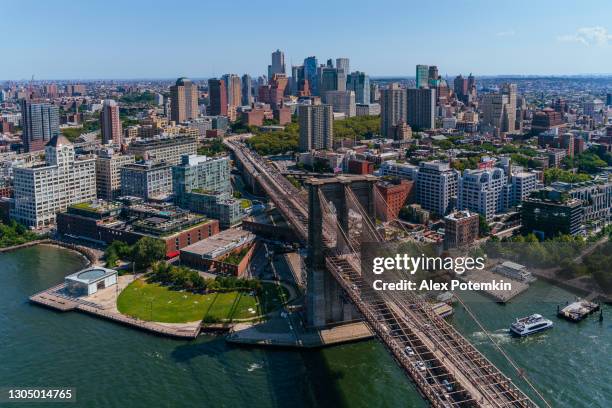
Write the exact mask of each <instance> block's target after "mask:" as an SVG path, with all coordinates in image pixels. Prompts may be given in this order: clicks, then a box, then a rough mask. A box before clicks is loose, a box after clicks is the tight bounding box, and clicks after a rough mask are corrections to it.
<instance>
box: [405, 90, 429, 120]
mask: <svg viewBox="0 0 612 408" xmlns="http://www.w3.org/2000/svg"><path fill="white" fill-rule="evenodd" d="M406 92H407V95H406V98H407V99H406V106H407V110H406V123H408V124H409V125H410V126H411V127H412V128H418V129H434V128H435V127H436V122H435V113H436V90H435V89H429V88H420V89H414V88H413V89H407V90H406Z"/></svg>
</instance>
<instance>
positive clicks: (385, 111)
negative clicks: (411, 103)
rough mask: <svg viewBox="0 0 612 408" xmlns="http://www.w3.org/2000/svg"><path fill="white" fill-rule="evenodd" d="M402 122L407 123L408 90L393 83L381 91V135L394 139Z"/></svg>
mask: <svg viewBox="0 0 612 408" xmlns="http://www.w3.org/2000/svg"><path fill="white" fill-rule="evenodd" d="M400 122H406V90H405V89H401V88H400V86H399V84H397V83H393V84H391V85H389V88H387V89H381V91H380V133H381V134H382V135H383V136H384V137H388V138H392V137H393V135H394V134H395V129H394V127H395V126H397V125H398V124H399V123H400Z"/></svg>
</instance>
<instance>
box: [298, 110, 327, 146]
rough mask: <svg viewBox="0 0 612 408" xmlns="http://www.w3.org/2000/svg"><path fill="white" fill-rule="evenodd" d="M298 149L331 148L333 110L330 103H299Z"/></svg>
mask: <svg viewBox="0 0 612 408" xmlns="http://www.w3.org/2000/svg"><path fill="white" fill-rule="evenodd" d="M298 122H299V125H300V143H299V147H300V151H302V152H307V151H310V150H321V149H332V148H333V143H334V128H333V125H334V112H333V109H332V106H331V105H299V106H298Z"/></svg>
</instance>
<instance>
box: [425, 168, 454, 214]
mask: <svg viewBox="0 0 612 408" xmlns="http://www.w3.org/2000/svg"><path fill="white" fill-rule="evenodd" d="M458 179H459V172H458V171H457V170H454V169H451V168H450V165H449V164H448V163H444V162H435V161H434V162H421V163H419V171H418V173H417V203H418V204H420V205H421V207H423V208H424V209H426V210H428V211H431V212H432V213H434V214H435V215H437V216H440V217H441V216H444V215H446V214H448V212H449V211H450V210H451V209H452V206H453V201H454V200H455V199H456V197H457V181H458Z"/></svg>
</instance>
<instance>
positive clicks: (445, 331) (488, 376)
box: [225, 139, 536, 408]
mask: <svg viewBox="0 0 612 408" xmlns="http://www.w3.org/2000/svg"><path fill="white" fill-rule="evenodd" d="M225 143H226V145H227V146H228V147H229V148H230V149H232V151H233V152H234V154H235V156H236V158H237V159H238V160H239V161H240V162H241V163H242V165H243V166H244V169H245V170H246V171H247V172H249V174H251V176H253V177H255V179H256V180H257V182H258V183H259V184H260V186H261V187H262V188H263V189H264V191H265V192H266V194H268V196H269V197H270V199H271V200H272V201H273V202H274V203H275V205H276V206H277V207H278V209H279V210H280V212H281V213H282V214H283V216H284V217H286V219H287V221H288V222H289V223H290V224H291V225H292V227H293V228H294V229H295V230H296V232H297V234H298V236H299V237H300V238H301V240H302V241H303V242H306V241H307V234H308V203H307V201H306V198H305V196H304V195H303V194H302V193H301V192H300V191H299V190H298V189H297V188H295V187H294V186H293V185H292V184H291V183H290V182H289V181H288V180H287V179H286V178H285V177H283V175H282V174H280V172H279V171H278V169H276V168H275V167H274V166H272V165H271V164H269V163H267V161H266V160H265V159H264V158H262V157H260V156H258V155H257V154H256V153H254V152H252V151H250V150H249V149H248V148H247V147H246V146H244V145H243V144H241V143H240V142H236V141H233V140H227V139H226V141H225ZM334 228H335V226H329V225H325V224H324V229H326V230H327V229H329V230H332V229H334ZM324 235H325V234H324ZM326 266H327V269H328V270H329V272H330V273H332V275H333V276H334V277H335V278H336V280H337V281H338V283H339V284H340V286H341V287H342V288H343V289H344V291H345V292H346V294H347V296H348V297H349V298H350V299H351V301H352V302H353V303H354V304H355V306H356V307H357V308H358V310H359V311H360V312H361V313H362V315H363V316H364V318H365V320H366V321H367V322H368V324H369V325H370V327H371V328H372V329H373V330H374V331H375V333H376V334H377V335H378V337H379V338H380V339H381V341H382V342H383V344H384V345H385V346H386V347H387V349H388V350H389V351H390V353H391V354H392V355H393V357H394V358H395V360H396V361H397V362H398V364H399V365H400V366H401V367H402V368H403V369H404V370H405V371H406V373H407V374H408V375H409V376H410V377H411V378H412V379H413V381H414V382H415V383H416V384H417V386H418V388H419V390H420V391H421V393H422V394H423V395H424V396H425V397H426V398H427V399H428V400H429V401H430V402H431V404H432V406H434V407H472V406H474V407H517V408H518V407H535V406H536V405H535V403H534V402H533V401H532V400H531V399H529V398H528V397H527V396H526V395H525V394H524V393H523V392H522V391H520V390H519V389H518V388H517V387H516V386H515V385H514V384H513V383H512V381H511V380H510V379H509V378H507V377H506V376H504V375H503V373H501V372H500V371H499V370H498V369H497V367H495V365H493V364H492V363H491V362H490V361H489V360H488V359H487V358H486V357H484V356H483V355H482V354H481V353H480V352H479V351H478V350H477V349H476V348H475V347H474V346H472V345H471V344H470V343H469V342H468V341H467V340H466V339H465V338H464V337H463V336H462V335H461V334H460V333H459V332H457V331H456V330H455V329H454V328H453V327H452V326H451V325H449V324H448V323H447V322H446V321H444V320H443V319H442V318H440V317H439V316H438V315H437V314H436V313H435V312H434V311H433V310H432V309H431V307H430V306H429V305H428V304H427V303H425V302H423V301H422V300H421V299H420V298H419V297H418V296H416V295H411V294H408V295H405V294H402V297H401V298H400V297H399V295H389V296H391V297H389V296H385V297H384V298H383V297H382V296H381V295H380V293H378V292H376V291H374V290H373V289H372V288H371V287H370V286H369V285H367V284H366V282H365V281H364V280H363V278H362V276H361V274H360V273H359V272H358V270H357V268H355V267H354V266H353V264H352V263H351V262H349V260H348V259H346V258H344V257H339V256H337V255H334V254H333V253H331V252H330V253H329V254H328V256H327V257H326ZM406 347H408V348H409V349H407V348H406Z"/></svg>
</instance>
